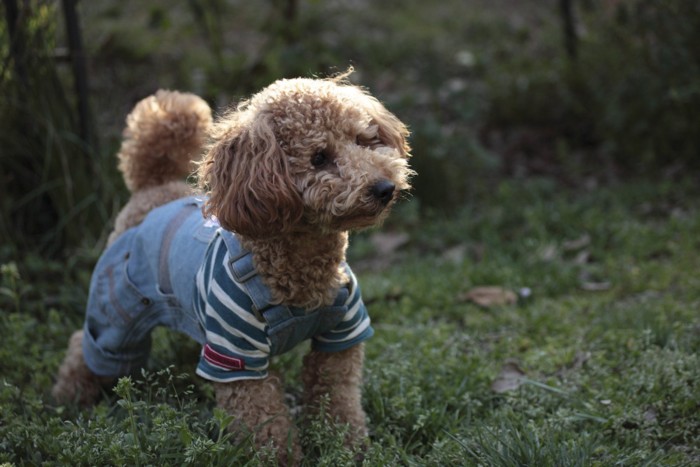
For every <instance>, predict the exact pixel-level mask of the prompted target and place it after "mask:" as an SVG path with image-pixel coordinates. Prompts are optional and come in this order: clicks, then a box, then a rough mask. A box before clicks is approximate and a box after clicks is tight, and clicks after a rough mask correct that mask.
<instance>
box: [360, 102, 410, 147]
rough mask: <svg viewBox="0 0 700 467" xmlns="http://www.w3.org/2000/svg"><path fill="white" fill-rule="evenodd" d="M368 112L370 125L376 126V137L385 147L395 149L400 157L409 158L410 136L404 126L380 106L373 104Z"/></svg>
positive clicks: (376, 103) (377, 103)
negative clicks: (370, 120)
mask: <svg viewBox="0 0 700 467" xmlns="http://www.w3.org/2000/svg"><path fill="white" fill-rule="evenodd" d="M374 104H375V105H373V106H372V108H371V110H370V115H371V117H372V122H371V123H372V124H374V125H377V127H378V129H377V137H378V138H379V140H380V141H381V142H382V143H383V144H384V145H386V146H389V147H392V148H395V149H396V150H397V151H399V154H400V155H401V157H404V158H408V157H410V155H411V154H410V152H411V147H410V145H409V144H408V135H409V134H410V133H409V131H408V128H406V125H404V123H403V122H402V121H401V120H399V119H398V118H396V116H395V115H394V114H392V113H391V112H389V111H388V110H387V109H386V108H385V107H384V106H383V105H382V104H380V103H379V102H375V103H374Z"/></svg>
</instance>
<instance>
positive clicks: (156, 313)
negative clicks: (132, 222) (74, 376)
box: [83, 197, 372, 376]
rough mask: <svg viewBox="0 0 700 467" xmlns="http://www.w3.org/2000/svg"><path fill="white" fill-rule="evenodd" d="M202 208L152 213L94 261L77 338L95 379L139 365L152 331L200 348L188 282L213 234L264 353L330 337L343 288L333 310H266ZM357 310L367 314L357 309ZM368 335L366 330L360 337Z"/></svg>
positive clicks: (201, 335) (264, 295)
mask: <svg viewBox="0 0 700 467" xmlns="http://www.w3.org/2000/svg"><path fill="white" fill-rule="evenodd" d="M201 205H202V201H201V200H198V199H196V198H194V197H189V198H183V199H180V200H177V201H173V202H171V203H169V204H166V205H164V206H161V207H159V208H156V209H154V210H153V211H151V212H150V213H149V214H148V215H147V216H146V218H145V219H144V221H143V222H142V223H141V224H140V225H138V226H136V227H133V228H131V229H129V230H127V231H126V232H124V233H123V234H122V235H121V236H120V237H119V238H118V239H117V240H116V241H115V242H114V243H113V244H112V245H111V246H110V247H109V248H107V250H105V252H104V253H103V254H102V256H101V257H100V259H99V261H98V263H97V265H96V267H95V270H94V272H93V276H92V279H91V283H90V294H89V298H88V304H87V311H86V320H85V327H84V335H83V336H84V337H83V353H84V357H85V362H86V363H87V365H88V367H89V368H90V369H91V370H92V371H93V372H94V373H95V374H97V375H103V376H121V375H125V374H129V373H132V372H134V371H135V370H137V369H139V368H141V367H143V366H145V364H146V360H147V358H148V354H149V351H150V347H151V337H150V334H151V331H152V330H153V328H154V327H156V326H159V325H163V326H167V327H169V328H171V329H174V330H176V331H179V332H182V333H184V334H187V335H188V336H190V337H192V338H193V339H195V340H196V341H197V342H199V343H200V344H205V343H206V333H205V330H204V322H205V319H206V317H205V316H198V315H197V313H196V311H195V307H194V304H193V302H194V294H195V293H196V280H195V277H196V275H197V271H198V270H199V268H200V266H201V265H202V264H203V261H204V258H205V255H206V253H207V248H208V246H209V244H210V242H211V240H212V239H213V238H214V236H215V234H216V233H217V232H219V234H220V235H222V237H223V239H224V242H225V244H226V247H227V249H228V252H229V257H230V261H229V265H228V267H229V269H230V271H231V274H232V276H233V277H234V278H235V280H236V282H238V283H239V284H242V285H243V287H244V288H245V292H246V294H247V295H248V296H249V297H250V300H251V302H252V308H253V310H252V311H253V312H254V313H255V314H256V316H257V317H258V318H259V319H260V320H261V321H264V322H265V323H266V328H265V332H266V335H267V337H268V338H269V339H270V347H271V348H270V354H271V355H278V354H281V353H283V352H286V351H287V350H289V349H291V348H292V347H293V346H295V345H296V344H297V343H299V342H300V341H302V340H305V339H308V338H310V337H313V336H316V335H319V334H322V333H324V332H327V331H330V330H332V329H334V327H335V326H336V325H337V324H338V323H340V322H341V321H342V320H343V317H344V315H345V313H346V312H347V311H348V306H347V305H346V301H347V300H348V297H349V293H350V291H349V290H348V287H341V289H340V290H339V291H338V295H337V297H336V300H335V301H334V303H333V305H331V306H328V307H322V308H320V309H318V310H314V311H306V310H302V309H298V308H294V307H287V306H284V305H275V304H273V303H272V298H271V293H270V290H269V289H268V288H267V287H266V286H265V285H264V284H263V282H262V279H261V278H260V276H259V275H258V274H257V271H256V270H255V266H254V264H253V255H252V254H251V253H250V252H248V251H246V250H244V249H243V248H242V247H241V245H240V243H239V242H238V240H237V239H236V237H235V236H234V235H233V234H232V233H230V232H227V231H225V230H223V229H221V228H220V227H219V225H218V224H217V223H215V222H212V221H211V220H209V219H205V218H203V216H202V212H201ZM345 267H346V268H348V267H347V265H345ZM348 274H349V275H350V274H351V271H350V270H349V268H348ZM362 310H363V313H365V315H366V310H364V306H363V308H362ZM371 335H372V330H371V328H370V329H368V331H366V332H365V333H363V335H362V336H361V337H360V338H359V339H360V340H364V339H366V338H369V337H370V336H371ZM353 345H354V344H353ZM331 347H332V346H331ZM342 348H343V345H342V344H341V346H340V349H341V350H342Z"/></svg>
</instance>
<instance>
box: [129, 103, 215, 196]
mask: <svg viewBox="0 0 700 467" xmlns="http://www.w3.org/2000/svg"><path fill="white" fill-rule="evenodd" d="M211 121H212V119H211V109H210V108H209V105H207V103H206V102H205V101H204V100H202V99H201V98H199V97H197V96H195V95H194V94H186V93H179V92H176V91H163V90H160V91H158V92H156V93H155V94H154V95H152V96H149V97H147V98H145V99H143V100H141V101H140V102H139V103H138V104H136V106H135V107H134V110H132V111H131V113H130V114H129V115H128V116H127V117H126V128H125V129H124V140H123V141H122V145H121V149H120V150H119V153H118V154H117V157H118V158H119V170H120V171H121V172H122V174H123V175H124V181H125V182H126V186H127V188H129V191H131V192H132V193H134V192H137V191H141V190H143V189H146V188H151V187H155V186H159V185H164V184H166V183H168V182H172V181H175V180H182V179H184V178H185V177H186V176H187V175H189V174H190V173H191V171H192V169H193V167H192V166H191V164H192V160H193V159H194V158H195V157H198V156H199V155H200V154H201V149H202V146H203V144H204V140H205V138H206V134H207V131H208V129H209V127H210V126H211Z"/></svg>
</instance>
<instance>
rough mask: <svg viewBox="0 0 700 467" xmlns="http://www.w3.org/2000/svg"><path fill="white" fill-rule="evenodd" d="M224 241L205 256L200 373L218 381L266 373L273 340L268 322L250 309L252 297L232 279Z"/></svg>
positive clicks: (203, 376)
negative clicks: (268, 333)
mask: <svg viewBox="0 0 700 467" xmlns="http://www.w3.org/2000/svg"><path fill="white" fill-rule="evenodd" d="M227 263H228V251H227V250H226V247H225V245H224V244H223V242H220V244H219V245H218V248H216V247H215V248H213V249H212V252H211V257H209V258H207V259H206V263H205V267H208V268H210V269H209V270H208V271H207V278H208V280H207V283H206V284H205V287H206V300H203V302H204V303H202V305H203V310H202V315H203V316H202V319H203V325H204V329H205V335H206V342H205V344H204V346H203V348H202V353H201V355H200V359H199V364H198V365H197V371H196V372H197V374H198V375H199V376H201V377H202V378H205V379H208V380H210V381H216V382H230V381H236V380H242V379H261V378H265V377H266V376H267V368H268V365H269V355H270V342H269V339H268V337H267V335H266V333H265V323H262V322H260V321H259V320H258V319H257V318H256V317H255V315H254V314H253V313H252V312H251V311H250V310H252V304H251V303H250V298H249V297H248V296H247V295H246V294H245V292H244V291H243V290H242V289H241V288H240V287H239V286H238V284H237V283H236V282H235V281H234V280H233V277H232V276H231V273H230V271H229V269H228V265H227Z"/></svg>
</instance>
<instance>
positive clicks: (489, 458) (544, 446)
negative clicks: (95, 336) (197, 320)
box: [0, 180, 700, 465]
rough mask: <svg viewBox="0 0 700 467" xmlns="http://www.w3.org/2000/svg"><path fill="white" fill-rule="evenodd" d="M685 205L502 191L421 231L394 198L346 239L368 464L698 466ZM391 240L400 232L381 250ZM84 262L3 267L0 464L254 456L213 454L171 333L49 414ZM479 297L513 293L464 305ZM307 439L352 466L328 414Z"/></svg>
mask: <svg viewBox="0 0 700 467" xmlns="http://www.w3.org/2000/svg"><path fill="white" fill-rule="evenodd" d="M699 201H700V193H699V192H698V190H697V188H696V186H695V185H694V184H692V183H683V182H677V183H670V182H668V183H660V184H648V183H628V184H620V185H618V186H615V187H609V188H597V189H592V190H588V191H572V190H567V189H563V188H561V187H560V186H558V185H557V183H555V182H551V181H547V180H531V181H529V182H528V183H526V184H522V183H518V182H512V181H510V182H501V183H499V184H498V185H497V186H495V187H494V189H493V191H492V195H491V196H490V197H488V198H485V199H484V201H483V203H481V204H479V205H474V206H471V207H470V208H464V209H463V210H461V211H459V212H455V213H453V214H452V215H451V216H449V218H447V217H446V216H443V215H435V216H432V217H430V216H428V217H427V218H426V217H421V218H420V221H418V218H417V216H416V213H415V211H414V209H413V207H412V204H411V202H407V203H404V205H403V206H400V207H399V209H398V210H397V212H396V213H395V216H394V217H393V218H392V219H391V220H390V221H389V222H388V224H387V225H386V226H385V228H384V229H383V232H384V233H385V234H386V235H385V236H384V239H383V240H381V239H380V237H378V236H377V234H376V233H374V232H368V233H364V234H361V235H359V236H356V237H355V238H354V239H353V242H352V244H351V252H350V256H351V260H352V261H353V264H355V265H356V267H355V269H356V270H357V272H358V277H359V280H360V284H361V286H362V288H363V294H364V297H365V300H366V302H367V305H368V308H369V310H370V314H371V316H372V319H373V323H374V327H375V330H376V335H375V337H373V339H372V340H371V341H370V342H369V343H368V345H367V369H366V377H365V379H366V383H365V389H364V405H365V407H366V410H367V413H368V416H369V419H370V430H371V441H372V442H371V445H370V447H369V448H368V451H367V453H366V454H365V462H366V464H367V465H395V464H397V463H403V464H419V465H425V464H430V465H454V464H456V463H457V464H465V465H523V464H529V465H611V464H621V465H659V464H663V465H688V464H693V463H696V462H698V460H700V451H699V450H698V447H697V446H698V445H700V444H699V441H700V423H699V422H698V418H697V413H698V409H699V408H700V387H699V386H698V385H699V384H700V374H699V372H700V362H699V361H698V358H699V357H698V348H699V347H700V337H699V333H700V318H699V316H698V313H697V309H698V302H699V301H700V287H699V285H700V284H699V282H700V280H699V276H698V275H697V270H698V263H699V262H700V254H699V253H698V251H699V248H698V247H699V245H698V241H697V236H696V235H695V233H696V232H697V231H698V228H700V212H698V208H697V206H698V205H699ZM399 231H401V232H408V235H406V234H401V235H399V234H398V232H399ZM392 235H393V236H394V237H395V238H394V240H396V237H400V238H399V239H398V241H395V242H394V243H393V245H390V246H388V247H387V246H386V242H387V237H388V238H389V239H390V240H391V236H392ZM381 241H383V242H385V245H384V247H383V248H384V249H383V254H382V255H381V261H378V260H377V255H376V254H375V251H376V248H377V244H378V243H381ZM380 247H382V246H381V245H380ZM94 259H95V258H94V252H89V251H85V252H83V257H80V256H79V255H78V256H76V258H75V259H74V261H75V263H73V264H68V265H65V264H57V263H48V264H47V262H45V261H43V260H41V259H39V258H33V259H32V258H30V259H28V260H27V262H26V263H25V264H24V265H23V268H24V270H26V271H27V273H26V274H27V276H26V277H17V275H16V274H15V272H14V269H13V266H12V264H6V265H4V266H3V299H2V300H3V301H2V305H3V309H4V310H5V311H4V312H3V313H2V315H0V332H1V333H2V338H1V339H0V342H1V344H0V357H1V361H2V362H3V363H2V366H3V371H2V387H0V414H1V415H2V416H1V417H0V418H1V419H2V420H3V422H2V424H0V440H1V441H0V443H1V445H2V449H1V450H0V461H6V462H14V463H23V462H26V463H30V464H35V463H40V462H43V461H46V462H49V463H61V462H68V461H71V463H81V462H82V463H85V464H93V465H94V464H104V463H117V464H120V463H127V464H135V463H159V462H163V460H164V459H168V463H175V464H187V463H192V464H200V463H203V464H212V465H215V464H218V463H221V462H223V460H224V459H234V460H235V459H238V460H239V461H243V460H244V459H249V458H250V457H251V456H253V453H252V451H251V450H250V447H249V446H248V445H247V444H243V445H233V444H230V443H228V442H226V435H225V434H224V433H225V432H223V431H222V427H223V426H224V425H225V424H226V422H227V421H226V420H225V416H223V415H222V414H220V413H217V412H214V413H212V411H214V401H213V397H212V394H211V389H210V388H209V386H208V385H207V384H206V383H204V382H203V381H201V380H200V379H198V378H197V377H196V376H193V368H194V364H195V363H196V354H197V349H196V347H195V346H194V344H192V343H190V342H187V341H185V340H183V338H182V337H180V336H178V335H174V334H170V333H168V332H165V331H163V332H159V333H158V334H157V337H156V341H155V344H154V347H155V351H154V355H153V358H152V360H151V363H150V368H151V369H150V370H149V372H147V373H144V374H143V375H141V376H138V377H135V378H134V379H132V380H122V381H121V382H120V384H119V386H118V388H117V389H116V391H115V393H114V394H112V395H110V396H109V397H108V398H107V399H106V400H105V401H104V402H102V403H101V404H100V405H98V406H97V407H96V408H95V409H94V410H88V411H80V410H78V409H77V408H76V407H56V406H54V405H53V404H52V402H51V400H50V396H49V389H50V386H51V380H52V377H53V374H54V373H55V371H56V368H57V366H58V362H59V360H60V359H61V357H62V352H63V350H64V349H63V347H64V343H65V341H66V339H67V337H68V335H69V334H70V332H71V331H72V330H73V329H74V328H76V327H77V326H79V323H80V320H81V314H82V306H83V304H84V299H85V290H86V286H87V280H88V277H89V268H88V265H89V264H90V263H91V262H93V261H94ZM66 266H68V267H66ZM486 285H488V286H498V287H501V288H503V289H506V290H512V291H515V292H520V295H521V296H520V297H519V298H518V301H517V303H511V304H504V305H492V306H478V305H476V304H475V303H473V302H472V301H469V299H468V298H467V294H468V292H469V291H471V290H473V289H474V288H475V287H476V286H486ZM523 288H528V289H529V290H530V294H529V295H527V294H523V293H522V290H521V289H523ZM303 352H304V350H303V349H298V350H295V351H293V352H292V353H290V354H287V355H285V356H283V357H281V358H279V359H278V360H277V361H276V362H275V365H277V366H280V367H282V366H283V367H285V373H286V374H287V375H288V379H287V382H286V387H287V391H288V394H289V400H290V402H291V403H293V404H294V403H296V401H297V400H298V398H299V391H300V385H299V382H298V381H296V380H295V379H294V377H295V376H296V375H298V370H292V371H289V370H287V369H286V368H288V367H294V368H298V364H299V361H300V359H301V356H302V355H303ZM171 365H172V366H171ZM303 439H304V442H305V445H306V451H307V453H308V459H307V460H308V463H309V465H331V464H338V463H339V464H352V463H353V462H354V461H353V458H354V457H353V453H350V452H348V451H346V450H344V449H343V448H342V435H341V434H340V433H338V432H336V431H333V430H332V429H330V428H329V427H327V426H325V425H324V422H323V421H322V420H316V421H314V422H313V423H312V424H311V425H310V427H309V428H307V429H306V430H305V432H304V436H303Z"/></svg>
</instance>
